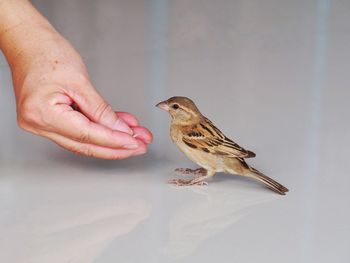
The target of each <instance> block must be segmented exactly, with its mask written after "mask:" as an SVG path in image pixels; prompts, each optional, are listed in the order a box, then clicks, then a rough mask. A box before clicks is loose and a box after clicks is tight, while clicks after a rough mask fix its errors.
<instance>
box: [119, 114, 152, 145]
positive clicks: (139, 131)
mask: <svg viewBox="0 0 350 263" xmlns="http://www.w3.org/2000/svg"><path fill="white" fill-rule="evenodd" d="M116 114H117V115H118V117H120V118H122V119H123V120H124V121H125V122H126V124H128V125H129V126H130V127H131V128H132V130H133V133H134V135H133V137H134V138H137V139H140V140H142V141H143V142H144V143H147V144H148V143H151V142H152V140H153V135H152V133H151V132H150V131H149V130H148V129H147V128H145V127H142V126H139V123H138V120H137V119H136V117H135V116H134V115H132V114H130V113H128V112H116Z"/></svg>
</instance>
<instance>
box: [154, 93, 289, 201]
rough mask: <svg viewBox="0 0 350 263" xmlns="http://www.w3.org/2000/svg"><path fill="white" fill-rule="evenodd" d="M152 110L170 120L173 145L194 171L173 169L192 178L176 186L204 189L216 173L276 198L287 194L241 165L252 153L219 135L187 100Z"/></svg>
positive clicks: (164, 103)
mask: <svg viewBox="0 0 350 263" xmlns="http://www.w3.org/2000/svg"><path fill="white" fill-rule="evenodd" d="M156 107H158V108H160V109H163V110H165V111H167V112H168V113H169V114H170V116H171V124H170V137H171V139H172V141H173V143H174V144H175V145H176V146H177V147H178V148H179V149H180V151H181V152H183V153H184V154H185V155H186V156H187V157H188V158H189V159H190V160H192V161H193V162H194V163H196V164H197V165H199V166H200V168H198V169H190V168H177V169H176V170H175V171H176V172H180V173H182V174H184V175H193V176H194V178H193V179H191V180H185V179H172V180H170V181H169V183H170V184H174V185H177V186H191V185H199V186H204V185H208V182H207V181H206V180H207V179H209V178H211V177H213V176H214V175H215V174H216V173H218V172H224V173H229V174H235V175H240V176H244V177H249V178H253V179H255V180H258V181H260V182H262V183H263V184H265V186H267V187H268V188H270V189H271V190H273V191H275V192H276V193H278V194H280V195H285V194H286V192H288V191H289V190H288V189H287V188H286V187H285V186H283V185H282V184H280V183H278V182H276V181H275V180H273V179H272V178H270V177H268V176H266V175H265V174H263V173H262V172H260V171H258V170H257V169H255V168H253V167H252V166H250V165H249V164H247V162H246V161H245V159H246V158H252V157H255V156H256V155H255V153H254V152H252V151H249V150H246V149H244V148H243V147H241V146H239V145H238V144H237V143H235V142H234V141H233V140H231V139H229V138H228V137H227V136H226V135H225V134H224V133H222V132H221V131H220V130H219V129H218V128H217V127H216V126H215V125H214V123H213V122H211V121H210V120H209V119H208V118H206V117H205V116H204V115H202V113H201V112H200V111H199V109H198V108H197V106H196V104H195V103H194V102H193V101H192V100H191V99H189V98H187V97H181V96H175V97H171V98H169V99H167V100H164V101H161V102H159V103H158V104H157V105H156Z"/></svg>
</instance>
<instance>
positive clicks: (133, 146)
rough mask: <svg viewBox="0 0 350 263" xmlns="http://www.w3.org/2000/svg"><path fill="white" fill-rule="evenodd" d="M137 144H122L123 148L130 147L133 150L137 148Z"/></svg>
mask: <svg viewBox="0 0 350 263" xmlns="http://www.w3.org/2000/svg"><path fill="white" fill-rule="evenodd" d="M138 147H139V146H138V145H137V144H126V145H123V148H125V149H130V150H135V149H137V148H138Z"/></svg>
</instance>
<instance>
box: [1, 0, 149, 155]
mask: <svg viewBox="0 0 350 263" xmlns="http://www.w3.org/2000/svg"><path fill="white" fill-rule="evenodd" d="M0 18H1V19H0V49H1V50H2V51H3V53H4V54H5V57H6V59H7V61H8V63H9V66H10V68H11V72H12V79H13V86H14V91H15V98H16V107H17V122H18V125H19V126H20V127H21V128H23V129H24V130H26V131H29V132H31V133H33V134H36V135H40V136H43V137H46V138H49V139H50V140H52V141H54V142H55V143H57V144H58V145H60V146H62V147H63V148H65V149H67V150H69V151H72V152H75V153H78V154H82V155H86V156H92V157H97V158H103V159H124V158H128V157H131V156H135V155H140V154H144V153H145V152H146V151H147V145H148V144H149V143H150V142H151V141H152V134H151V132H150V131H149V130H148V129H146V128H144V127H142V126H139V123H138V121H137V120H136V118H135V116H134V115H132V114H130V113H126V112H114V111H113V109H112V107H111V106H110V105H109V104H108V103H107V102H106V101H105V100H104V99H103V98H102V97H101V96H100V95H99V93H98V92H97V91H96V90H95V88H94V87H93V85H92V84H91V82H90V80H89V75H88V72H87V70H86V67H85V65H84V62H83V61H82V59H81V56H80V55H79V54H78V53H77V51H76V50H75V49H74V48H73V47H72V46H71V45H70V44H69V42H68V41H67V40H66V39H64V38H63V37H62V36H61V35H60V34H59V33H58V32H57V31H56V30H55V29H54V28H53V26H52V25H51V24H50V23H49V22H48V21H47V20H46V19H45V18H44V17H43V16H42V15H41V14H40V13H39V12H38V11H37V10H36V9H35V8H34V7H33V6H32V5H31V3H30V2H29V1H27V0H0Z"/></svg>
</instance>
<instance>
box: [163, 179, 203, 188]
mask: <svg viewBox="0 0 350 263" xmlns="http://www.w3.org/2000/svg"><path fill="white" fill-rule="evenodd" d="M168 183H169V184H173V185H176V186H190V185H198V186H207V185H208V183H207V182H205V181H195V180H183V179H172V180H169V182H168Z"/></svg>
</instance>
